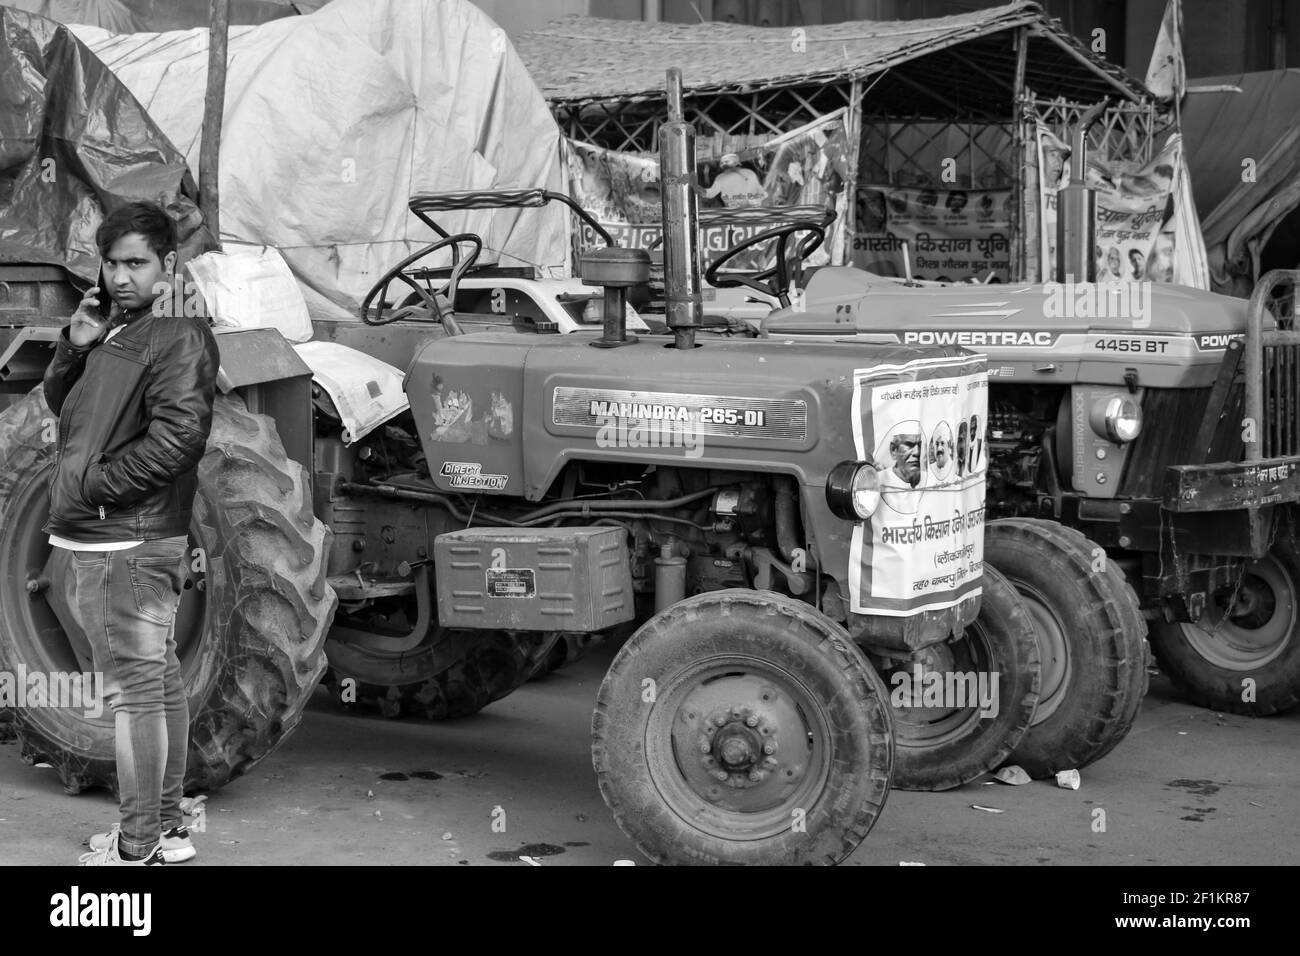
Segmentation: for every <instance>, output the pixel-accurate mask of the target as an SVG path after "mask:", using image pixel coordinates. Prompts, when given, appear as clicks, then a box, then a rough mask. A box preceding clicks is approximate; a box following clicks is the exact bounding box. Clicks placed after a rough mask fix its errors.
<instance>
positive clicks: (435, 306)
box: [361, 232, 483, 325]
mask: <svg viewBox="0 0 1300 956" xmlns="http://www.w3.org/2000/svg"><path fill="white" fill-rule="evenodd" d="M462 242H463V243H466V244H468V245H469V246H470V251H469V253H468V254H467V255H466V256H464V258H462V257H461V254H460V243H462ZM447 245H450V246H451V256H452V263H453V265H452V269H451V274H450V275H449V276H448V277H447V283H446V285H444V286H443V287H442V288H441V289H437V290H434V289H433V288H431V287H430V288H426V287H424V286H421V285H420V283H419V282H417V281H416V280H415V278H414V277H413V276H409V275H407V274H406V269H407V268H409V267H410V265H411V264H412V263H413V262H417V261H419V260H420V259H423V258H424V257H425V256H427V255H429V254H430V253H432V252H436V251H438V250H439V249H441V248H442V247H443V246H447ZM482 251H483V240H482V239H481V238H480V237H479V236H477V235H475V234H474V233H472V232H460V233H457V234H456V235H454V236H447V237H446V238H443V239H439V240H438V241H437V242H435V243H432V244H430V245H427V246H425V247H424V248H423V249H421V250H419V251H418V252H414V253H412V254H411V255H409V256H407V257H406V258H405V259H403V260H402V261H401V262H399V263H398V264H397V265H395V266H393V267H392V268H391V269H389V270H388V271H387V272H385V273H384V274H383V275H382V276H380V278H379V281H378V282H376V283H375V284H374V285H373V286H371V288H370V291H369V292H368V293H367V294H366V298H365V301H364V302H362V303H361V321H363V322H365V323H366V325H387V324H388V323H389V322H394V321H396V320H397V319H400V318H402V317H403V315H404V314H405V311H406V310H404V309H395V310H394V311H392V312H389V313H388V314H387V315H385V314H384V300H385V299H387V298H388V287H389V286H390V285H392V283H393V280H394V279H400V280H402V281H403V282H405V283H406V284H407V285H409V286H410V287H411V288H412V289H414V290H415V294H416V296H418V297H419V299H420V300H421V301H423V302H424V304H425V305H427V306H428V307H429V308H430V309H431V310H432V312H433V314H434V315H436V316H437V317H438V321H439V322H442V323H447V322H448V321H449V319H450V317H451V312H450V310H449V309H446V308H443V305H442V303H441V302H440V301H439V298H443V299H446V300H447V302H448V303H450V304H451V307H452V308H454V306H455V302H456V291H457V288H458V287H459V285H460V280H461V278H462V277H463V276H464V275H465V273H467V272H469V271H470V270H471V269H473V268H474V265H475V263H477V262H478V257H479V254H480V253H481V252H482ZM425 281H426V285H427V284H428V280H427V279H426V280H425ZM376 298H378V300H379V301H378V303H377V304H376V305H375V307H374V310H373V311H374V314H373V315H372V314H371V311H372V310H371V303H372V302H374V301H375V299H376ZM412 298H413V297H411V296H408V297H407V299H405V300H404V301H405V302H409V301H410V300H411V299H412Z"/></svg>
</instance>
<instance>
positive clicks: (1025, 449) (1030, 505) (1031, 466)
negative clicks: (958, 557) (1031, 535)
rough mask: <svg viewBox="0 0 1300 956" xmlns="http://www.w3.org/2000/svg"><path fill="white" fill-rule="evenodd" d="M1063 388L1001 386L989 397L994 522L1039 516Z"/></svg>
mask: <svg viewBox="0 0 1300 956" xmlns="http://www.w3.org/2000/svg"><path fill="white" fill-rule="evenodd" d="M1060 403H1061V390H1060V389H1052V388H1035V387H1024V388H1017V387H1011V388H1000V389H998V390H996V391H995V392H993V393H992V394H991V395H990V396H989V423H988V431H987V434H986V436H985V440H986V441H987V443H988V454H989V472H988V507H989V512H990V514H989V517H990V518H1016V517H1029V516H1035V515H1037V514H1038V496H1039V494H1040V492H1041V490H1042V489H1044V488H1045V487H1047V483H1046V475H1044V474H1043V470H1044V469H1045V468H1047V467H1049V465H1050V459H1049V458H1046V457H1045V456H1044V454H1043V440H1044V438H1045V437H1046V438H1047V439H1048V440H1049V441H1051V440H1053V438H1054V435H1055V428H1056V424H1055V423H1056V418H1057V409H1058V408H1059V406H1060Z"/></svg>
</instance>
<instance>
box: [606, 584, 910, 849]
mask: <svg viewBox="0 0 1300 956" xmlns="http://www.w3.org/2000/svg"><path fill="white" fill-rule="evenodd" d="M591 726H592V762H593V764H594V765H595V769H596V778H597V781H598V783H599V785H600V792H601V794H602V795H603V796H604V798H605V802H606V803H607V804H608V805H609V807H610V809H611V810H612V811H613V814H614V819H615V820H616V821H617V822H618V825H619V827H620V828H621V829H622V830H623V832H624V833H626V834H627V835H628V836H629V837H630V838H631V839H632V840H633V841H634V842H635V843H636V845H637V846H638V848H640V850H641V852H642V853H644V854H645V855H646V856H647V857H649V858H650V859H651V860H653V861H655V862H656V863H671V864H688V863H703V864H722V863H726V864H832V863H837V862H839V861H840V860H841V859H843V858H844V857H846V856H848V855H849V854H850V853H851V852H852V851H853V850H854V848H855V847H857V846H858V844H859V843H861V842H862V840H863V839H865V838H866V836H867V833H868V832H869V831H870V830H871V828H872V826H873V825H874V824H875V822H876V817H877V815H878V814H879V813H880V810H881V807H883V806H884V803H885V798H886V797H887V796H888V793H889V782H890V773H891V770H892V767H893V747H894V745H893V727H892V722H891V720H890V712H889V705H888V701H887V699H886V691H885V687H884V685H883V684H882V683H881V680H880V678H879V677H878V676H877V675H876V673H875V671H874V670H873V669H872V667H871V665H870V664H869V663H868V662H867V660H866V658H865V657H864V656H863V655H862V652H861V651H859V650H858V648H857V647H856V646H855V645H854V644H853V642H852V640H850V638H849V636H848V634H847V633H846V632H845V631H844V630H843V629H842V628H841V627H839V626H838V625H837V624H835V623H834V622H832V621H831V620H829V619H828V618H826V617H825V616H824V615H822V614H821V613H819V612H818V611H817V610H815V609H814V608H812V607H809V606H808V605H807V604H803V603H801V602H799V601H796V600H794V599H792V598H789V597H785V596H783V595H779V594H774V593H771V592H762V591H750V590H745V589H739V588H737V589H730V590H725V591H714V592H710V593H707V594H701V595H698V596H696V597H693V598H688V599H687V600H685V601H680V602H678V603H677V604H674V605H673V606H672V607H669V608H667V609H665V610H664V611H662V612H660V613H659V614H657V615H655V616H654V617H653V618H651V619H650V620H649V621H647V622H646V623H645V624H644V625H643V626H642V627H641V628H640V629H639V630H638V631H637V632H636V633H635V634H633V635H632V637H631V638H630V639H629V640H628V641H627V643H626V644H624V645H623V647H622V648H621V649H620V650H619V652H618V654H617V655H616V656H615V658H614V662H613V664H612V665H611V666H610V669H609V673H608V674H607V675H606V676H605V679H604V681H603V682H602V683H601V687H600V693H599V695H598V696H597V701H596V710H595V713H594V715H593V717H592V724H591Z"/></svg>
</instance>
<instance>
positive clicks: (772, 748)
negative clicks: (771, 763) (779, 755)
mask: <svg viewBox="0 0 1300 956" xmlns="http://www.w3.org/2000/svg"><path fill="white" fill-rule="evenodd" d="M763 753H765V754H774V753H776V744H774V743H772V742H771V741H770V740H769V741H768V742H767V743H765V744H763Z"/></svg>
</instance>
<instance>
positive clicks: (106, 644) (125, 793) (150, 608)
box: [50, 537, 190, 856]
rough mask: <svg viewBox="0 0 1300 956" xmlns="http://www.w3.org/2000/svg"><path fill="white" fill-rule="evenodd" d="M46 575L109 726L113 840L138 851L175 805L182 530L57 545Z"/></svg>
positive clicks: (180, 739)
mask: <svg viewBox="0 0 1300 956" xmlns="http://www.w3.org/2000/svg"><path fill="white" fill-rule="evenodd" d="M51 557H52V566H51V571H52V574H51V578H50V579H51V581H53V582H55V584H56V586H59V587H62V588H63V589H64V598H65V600H66V603H67V606H68V608H69V609H70V610H71V613H72V614H73V615H74V617H75V618H76V623H77V624H78V625H79V626H80V628H81V629H82V631H83V632H84V633H85V635H86V637H87V639H88V640H89V642H90V648H91V653H92V654H93V657H94V668H95V670H96V671H99V672H100V673H102V674H103V675H104V696H105V698H106V699H107V700H108V704H109V707H111V708H112V710H113V718H114V723H115V730H116V753H117V786H118V798H119V801H120V810H121V814H122V833H121V836H120V837H119V843H118V846H119V848H120V849H122V850H124V851H126V852H127V853H130V854H133V855H137V856H141V855H144V854H146V853H148V852H149V851H150V850H151V849H152V848H153V846H154V844H156V843H157V842H158V836H159V834H160V833H161V832H162V830H163V829H165V828H170V827H173V826H179V825H180V824H181V823H183V822H184V817H183V816H182V814H181V797H182V795H183V790H182V787H183V785H184V782H185V758H186V754H187V751H188V750H189V723H190V715H189V707H188V703H187V701H186V697H185V687H184V684H183V683H182V682H181V665H180V661H179V660H178V659H177V657H176V640H175V635H174V630H175V624H176V607H177V605H178V604H179V603H180V596H181V588H182V587H183V586H184V582H185V570H186V565H187V563H188V561H189V544H188V541H187V539H186V538H184V537H175V538H160V539H158V540H154V541H146V542H144V543H143V544H139V545H136V546H135V547H134V548H128V549H125V550H122V551H67V550H64V549H63V548H55V549H54V554H53V555H52V556H51Z"/></svg>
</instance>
